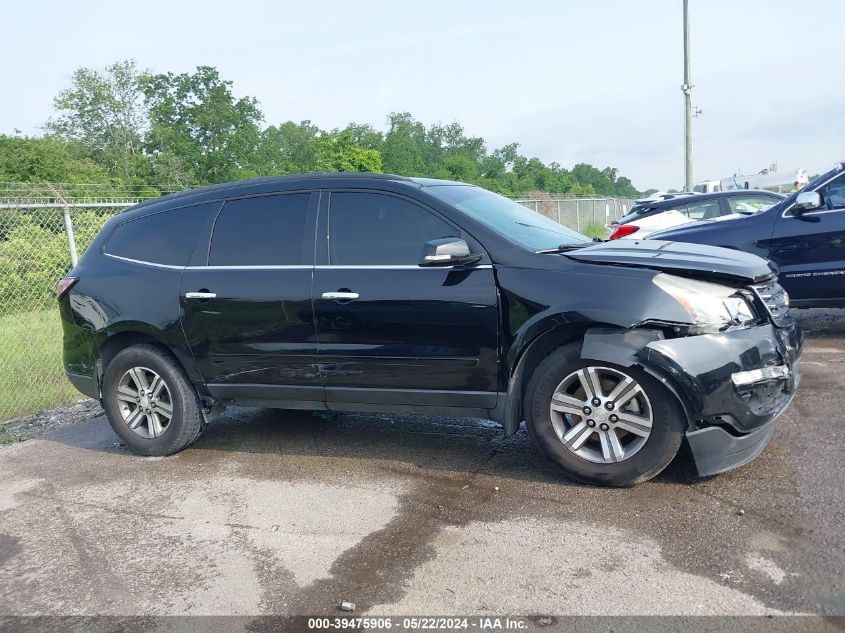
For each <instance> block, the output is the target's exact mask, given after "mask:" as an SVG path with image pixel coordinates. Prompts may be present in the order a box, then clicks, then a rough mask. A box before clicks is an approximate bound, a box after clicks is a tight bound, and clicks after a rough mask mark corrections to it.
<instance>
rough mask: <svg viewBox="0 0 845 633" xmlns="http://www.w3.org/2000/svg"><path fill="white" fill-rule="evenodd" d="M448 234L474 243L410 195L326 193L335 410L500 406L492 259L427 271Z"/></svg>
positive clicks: (330, 382)
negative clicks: (427, 247) (432, 245)
mask: <svg viewBox="0 0 845 633" xmlns="http://www.w3.org/2000/svg"><path fill="white" fill-rule="evenodd" d="M450 236H455V237H464V239H467V240H468V241H471V238H469V237H468V236H464V235H462V232H461V230H460V229H459V228H458V227H456V226H454V225H452V224H451V223H449V222H448V221H446V220H445V219H444V218H443V217H441V216H440V215H438V214H437V213H435V212H434V211H432V210H431V209H428V208H426V207H424V206H423V205H421V204H419V203H417V202H416V201H413V200H410V199H409V198H406V197H403V196H398V195H394V194H390V193H388V192H374V191H360V190H358V191H333V192H324V193H323V195H322V203H321V209H320V220H319V229H318V254H319V255H318V257H319V259H318V262H319V265H318V266H317V267H316V270H315V274H314V286H313V288H314V294H313V305H314V314H315V321H316V324H317V343H318V363H319V367H320V370H321V374H322V376H323V384H324V386H325V392H326V402H327V404H328V406H329V408H332V404H333V403H334V404H335V406H339V405H340V404H343V403H347V404H348V403H371V404H389V405H416V406H425V405H429V406H439V407H479V408H492V407H493V406H495V404H496V398H497V370H498V363H497V358H498V355H497V336H498V303H497V292H496V283H495V279H494V276H493V269H492V266H491V265H490V261H489V259H487V256H486V255H485V256H484V258H483V259H482V260H481V261H480V262H478V263H477V264H475V265H472V266H468V267H466V268H463V267H460V266H444V267H430V266H428V267H427V266H420V265H419V263H420V257H421V253H422V249H423V245H424V244H425V243H426V242H428V241H430V240H434V239H438V238H444V237H450ZM471 244H474V245H475V248H476V249H478V250H479V251H480V250H481V249H480V246H478V245H477V244H476V243H475V242H471ZM473 252H476V251H473ZM338 297H340V298H338Z"/></svg>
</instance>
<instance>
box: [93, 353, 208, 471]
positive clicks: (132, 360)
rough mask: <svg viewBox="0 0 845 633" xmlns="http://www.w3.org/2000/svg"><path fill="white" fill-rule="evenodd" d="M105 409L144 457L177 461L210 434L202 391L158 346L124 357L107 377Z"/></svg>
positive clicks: (114, 363)
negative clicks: (206, 431)
mask: <svg viewBox="0 0 845 633" xmlns="http://www.w3.org/2000/svg"><path fill="white" fill-rule="evenodd" d="M103 408H104V409H105V411H106V417H107V418H108V420H109V424H111V427H112V429H113V430H114V432H115V433H116V434H117V435H118V436H119V437H120V439H121V440H123V442H124V443H125V444H126V445H127V446H128V447H129V448H131V449H132V450H133V451H135V452H136V453H140V454H142V455H156V456H161V455H172V454H173V453H178V452H179V451H181V450H182V449H184V448H186V447H187V446H189V445H191V444H192V443H193V442H195V441H196V439H197V438H198V437H199V436H200V434H201V433H202V431H203V430H204V428H205V420H204V418H203V416H202V405H201V403H200V401H199V397H198V396H197V391H196V389H195V388H194V386H193V385H192V384H191V382H190V381H189V380H188V377H187V376H186V375H185V372H184V371H183V369H182V367H181V366H180V365H179V363H178V362H177V361H176V359H175V358H173V357H172V356H171V355H170V354H169V353H167V352H165V351H164V350H162V349H160V348H158V347H156V346H155V345H148V344H142V345H133V346H131V347H127V348H126V349H124V350H122V351H121V352H119V353H118V354H117V355H116V356H115V357H114V358H113V359H112V361H111V362H110V363H109V365H108V367H107V368H106V371H105V374H104V375H103Z"/></svg>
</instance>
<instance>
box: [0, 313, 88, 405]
mask: <svg viewBox="0 0 845 633" xmlns="http://www.w3.org/2000/svg"><path fill="white" fill-rule="evenodd" d="M80 397H81V396H80V394H79V392H78V391H76V389H74V388H73V386H72V385H71V384H70V383H69V382H68V380H67V378H66V377H65V374H64V368H63V367H62V326H61V322H60V321H59V311H58V308H55V307H54V308H52V309H50V310H37V311H33V312H22V313H18V314H10V315H5V316H0V420H8V419H10V418H13V417H16V416H19V415H23V414H24V413H30V412H33V411H37V410H39V409H49V408H52V407H57V406H60V405H63V404H68V403H71V402H74V401H76V400H78V399H79V398H80Z"/></svg>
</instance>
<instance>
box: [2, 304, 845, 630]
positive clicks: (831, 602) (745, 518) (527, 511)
mask: <svg viewBox="0 0 845 633" xmlns="http://www.w3.org/2000/svg"><path fill="white" fill-rule="evenodd" d="M799 316H800V317H801V320H802V322H803V323H804V326H805V330H806V331H807V335H808V339H807V342H806V347H805V352H804V356H803V362H802V373H803V381H802V383H801V387H800V389H799V393H798V395H797V397H796V399H795V400H794V402H793V404H792V406H791V407H790V409H789V410H788V411H787V412H786V413H785V414H784V415H783V417H782V418H781V422H780V426H779V429H778V431H777V434H776V436H775V438H774V439H773V441H772V443H771V444H770V445H769V446H768V448H767V449H766V450H765V451H764V453H763V454H762V455H761V456H760V457H759V458H758V459H757V460H756V461H754V462H752V463H751V464H749V465H747V466H745V467H742V468H740V469H738V470H735V471H733V472H730V473H725V474H722V475H719V476H716V477H710V478H706V479H700V478H698V477H697V476H696V474H695V472H694V470H693V468H692V466H691V464H690V461H689V458H688V456H687V455H685V454H682V455H680V456H679V458H678V459H676V460H675V462H674V463H673V464H672V465H671V466H670V467H669V469H668V470H667V471H665V472H664V473H663V474H661V475H660V476H659V477H658V478H657V479H655V480H653V481H651V482H649V483H646V484H643V485H640V486H637V487H635V488H631V489H622V490H616V489H602V488H595V487H587V486H582V485H578V484H575V483H572V482H570V481H567V480H565V479H563V478H561V477H560V476H559V475H557V474H556V473H555V471H553V470H552V469H551V468H550V467H549V466H548V465H547V464H546V463H545V462H544V461H543V460H542V458H541V457H540V456H539V454H538V452H537V451H536V450H535V449H534V447H533V446H532V444H531V442H530V441H529V439H528V437H527V436H526V435H525V432H524V430H522V431H520V432H519V433H518V434H517V435H516V436H513V437H504V435H503V432H502V430H501V429H500V428H499V427H498V426H497V425H495V424H493V423H492V422H488V421H484V420H477V419H455V418H424V417H415V416H397V415H371V414H366V415H364V414H355V415H351V414H350V415H334V416H331V415H318V414H312V413H308V412H285V411H274V410H258V409H233V410H230V411H229V412H227V413H226V414H225V415H224V416H223V417H222V418H221V419H220V420H218V421H216V422H215V423H214V424H213V425H211V426H210V427H209V428H208V429H207V431H206V433H205V434H204V435H203V436H202V437H201V438H200V440H199V441H198V442H197V444H196V445H195V446H193V447H191V448H190V449H188V450H186V451H184V452H182V453H180V454H178V455H175V456H172V457H167V458H145V457H139V456H136V455H133V454H132V453H130V452H128V451H127V450H126V449H125V448H124V447H123V446H121V445H120V443H119V442H118V438H117V437H116V436H115V435H114V433H112V431H111V429H110V427H109V426H108V423H107V422H106V420H105V418H104V417H103V416H102V415H98V416H96V417H93V418H90V419H87V420H82V421H79V422H77V423H75V424H67V425H63V426H61V427H60V428H57V429H55V430H53V431H50V432H48V433H47V434H46V435H43V436H41V437H38V438H35V439H30V440H27V441H25V442H22V443H19V444H15V445H12V446H8V447H2V448H0V480H1V481H3V482H4V483H3V485H2V487H0V615H15V614H18V615H21V614H62V615H108V614H112V615H121V616H125V615H141V616H157V615H168V614H170V615H174V614H176V615H185V614H230V615H231V614H236V615H243V616H254V615H258V614H274V615H291V614H295V615H298V614H330V615H337V614H338V611H337V609H338V605H339V604H340V602H341V601H342V600H349V601H352V602H355V603H356V610H355V612H354V613H355V615H356V616H361V615H377V614H403V615H409V614H481V613H492V614H522V615H529V614H534V615H537V614H551V615H555V616H561V615H567V614H570V615H572V614H579V615H590V614H603V615H631V614H635V615H636V614H642V615H660V614H663V615H667V614H668V615H672V614H674V615H702V614H707V615H778V614H783V613H801V614H815V615H824V616H836V615H845V578H843V570H845V538H843V535H845V528H843V525H845V475H843V470H842V463H843V457H845V424H843V422H845V418H843V413H842V412H843V410H845V312H825V311H805V312H801V313H799ZM828 621H830V620H828Z"/></svg>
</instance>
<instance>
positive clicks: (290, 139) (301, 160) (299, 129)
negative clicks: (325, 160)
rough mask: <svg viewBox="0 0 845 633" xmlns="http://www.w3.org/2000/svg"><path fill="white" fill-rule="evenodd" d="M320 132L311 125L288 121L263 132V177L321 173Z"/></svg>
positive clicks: (260, 159)
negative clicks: (318, 139) (317, 146)
mask: <svg viewBox="0 0 845 633" xmlns="http://www.w3.org/2000/svg"><path fill="white" fill-rule="evenodd" d="M319 134H320V128H318V127H317V126H316V125H314V124H312V123H311V121H300V122H299V123H294V122H293V121H286V122H285V123H282V124H281V125H279V126H278V127H276V126H273V125H271V126H269V127H267V128H266V129H265V130H263V131H262V132H261V138H260V140H259V144H258V150H257V163H258V170H259V172H260V173H261V174H262V175H272V174H290V173H296V172H305V171H314V170H316V169H317V156H316V143H315V142H316V140H317V136H318V135H319Z"/></svg>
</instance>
